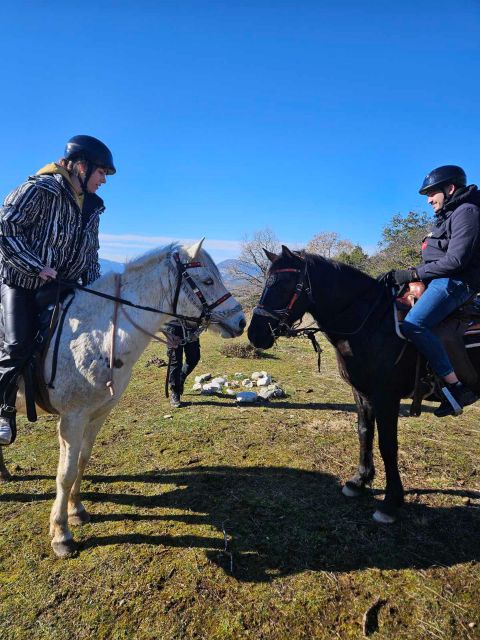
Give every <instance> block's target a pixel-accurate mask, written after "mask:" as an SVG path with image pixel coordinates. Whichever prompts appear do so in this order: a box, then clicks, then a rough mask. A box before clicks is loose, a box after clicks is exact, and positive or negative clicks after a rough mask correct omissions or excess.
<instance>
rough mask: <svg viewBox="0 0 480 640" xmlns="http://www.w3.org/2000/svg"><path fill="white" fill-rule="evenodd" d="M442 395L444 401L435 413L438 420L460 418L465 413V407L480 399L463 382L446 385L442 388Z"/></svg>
mask: <svg viewBox="0 0 480 640" xmlns="http://www.w3.org/2000/svg"><path fill="white" fill-rule="evenodd" d="M442 393H443V395H444V399H443V400H442V402H441V404H440V406H439V407H438V408H437V409H435V411H434V412H433V413H434V415H435V416H436V417H437V418H444V417H445V416H459V415H460V414H461V413H462V412H463V407H466V406H468V405H469V404H473V403H474V402H476V401H477V400H478V399H479V396H478V395H477V394H476V393H475V392H474V391H472V389H469V388H468V387H465V386H464V385H463V384H462V383H461V382H456V383H455V384H446V385H445V386H444V387H442Z"/></svg>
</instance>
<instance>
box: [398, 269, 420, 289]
mask: <svg viewBox="0 0 480 640" xmlns="http://www.w3.org/2000/svg"><path fill="white" fill-rule="evenodd" d="M392 278H393V280H394V281H395V283H396V284H397V285H398V286H399V287H401V286H402V285H404V284H407V282H415V280H418V274H417V273H416V271H415V269H394V270H393V271H392Z"/></svg>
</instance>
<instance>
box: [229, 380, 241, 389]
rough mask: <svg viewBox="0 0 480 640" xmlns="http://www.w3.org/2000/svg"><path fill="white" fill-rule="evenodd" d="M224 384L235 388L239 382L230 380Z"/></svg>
mask: <svg viewBox="0 0 480 640" xmlns="http://www.w3.org/2000/svg"><path fill="white" fill-rule="evenodd" d="M225 386H226V387H230V388H231V389H236V388H238V387H239V386H240V383H239V382H237V381H236V380H230V381H227V382H225Z"/></svg>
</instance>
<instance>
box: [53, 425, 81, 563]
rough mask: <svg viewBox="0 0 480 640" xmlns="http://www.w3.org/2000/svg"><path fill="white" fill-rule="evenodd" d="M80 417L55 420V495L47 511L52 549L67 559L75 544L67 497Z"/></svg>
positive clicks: (75, 464)
mask: <svg viewBox="0 0 480 640" xmlns="http://www.w3.org/2000/svg"><path fill="white" fill-rule="evenodd" d="M83 429H84V419H83V417H82V416H78V415H63V416H61V418H60V420H59V423H58V440H59V444H60V456H59V461H58V470H57V496H56V498H55V502H54V503H53V507H52V511H51V514H50V535H51V536H52V543H51V544H52V548H53V551H54V553H55V555H56V556H58V557H59V558H68V557H71V556H72V555H74V554H75V553H76V551H77V546H76V544H75V542H74V540H73V536H72V534H71V532H70V530H69V528H68V515H67V513H68V511H67V505H68V498H69V495H70V491H71V488H72V486H73V483H74V482H75V479H76V477H77V469H78V458H79V454H80V445H81V442H82V437H83Z"/></svg>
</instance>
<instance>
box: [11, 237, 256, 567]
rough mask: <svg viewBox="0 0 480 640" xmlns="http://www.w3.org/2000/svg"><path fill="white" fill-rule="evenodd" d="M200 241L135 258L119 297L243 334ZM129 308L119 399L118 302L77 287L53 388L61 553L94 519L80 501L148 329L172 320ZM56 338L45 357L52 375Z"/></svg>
mask: <svg viewBox="0 0 480 640" xmlns="http://www.w3.org/2000/svg"><path fill="white" fill-rule="evenodd" d="M201 244H202V241H200V242H199V243H197V244H195V245H193V246H192V247H190V248H186V247H181V246H178V245H170V246H168V247H166V248H163V249H158V250H154V251H152V252H150V253H148V254H146V255H144V256H142V257H141V258H139V259H137V260H135V261H134V262H131V263H129V264H128V265H127V266H126V268H125V272H124V274H122V277H121V291H120V296H121V297H122V298H123V299H127V300H129V301H131V302H133V303H135V304H136V305H140V306H149V307H155V308H158V309H161V310H162V311H164V312H169V313H177V314H181V315H184V316H189V317H195V318H200V316H201V315H202V313H204V312H205V310H207V309H208V307H210V311H209V314H210V318H209V319H208V317H207V323H208V324H209V326H210V327H211V328H212V329H213V330H215V331H216V332H218V333H219V334H220V335H221V336H222V337H224V338H233V337H235V336H239V335H241V334H242V332H243V329H244V328H245V325H246V321H245V316H244V314H243V311H242V308H241V306H240V305H239V304H238V302H237V301H236V300H235V298H233V297H231V296H230V294H229V293H228V292H227V290H226V289H225V286H224V284H223V282H222V279H221V276H220V272H219V271H218V269H217V267H216V266H215V264H214V262H213V260H212V258H211V257H210V256H209V255H208V253H207V252H206V251H205V250H203V249H202V248H201ZM185 265H187V267H186V268H185ZM114 283H115V274H112V273H109V274H107V275H105V276H103V277H102V278H100V279H99V280H97V281H96V282H95V283H94V285H92V287H91V288H92V289H95V290H96V291H98V292H103V293H107V294H110V295H114V294H115V287H114ZM117 295H118V292H117ZM124 310H125V307H124V306H121V307H120V308H119V312H118V321H117V324H116V329H115V354H114V355H115V366H114V368H113V371H114V378H113V385H114V395H113V396H112V395H111V393H110V390H109V387H108V384H107V383H108V382H109V380H110V375H111V371H112V370H111V369H110V358H111V351H110V349H111V342H112V317H113V311H114V303H113V302H112V301H110V300H106V299H102V298H100V297H97V296H94V295H93V294H91V293H88V292H84V291H79V292H77V294H76V295H75V298H74V300H73V302H72V304H71V306H70V308H69V310H68V315H67V316H66V320H65V323H64V327H63V331H62V334H61V339H60V346H59V351H58V369H57V375H56V378H55V381H54V389H50V391H49V396H50V402H51V405H52V406H53V407H54V408H55V409H56V411H57V412H58V414H59V416H60V419H59V422H58V438H59V443H60V457H59V462H58V470H57V479H56V483H57V493H56V499H55V502H54V504H53V507H52V511H51V515H50V535H51V537H52V543H51V544H52V547H53V551H54V553H55V554H56V555H57V556H58V557H60V558H62V557H68V556H71V555H73V554H74V553H76V549H77V547H76V543H75V541H74V540H73V537H72V534H71V532H70V529H69V523H70V524H83V523H86V522H88V521H89V520H90V516H89V515H88V513H87V511H86V510H85V507H84V506H83V505H82V503H81V502H80V484H81V481H82V476H83V473H84V470H85V466H86V464H87V462H88V460H89V458H90V454H91V451H92V447H93V443H94V441H95V438H96V435H97V433H98V431H99V429H100V427H101V426H102V424H103V422H104V421H105V419H106V417H107V416H108V414H109V413H110V411H111V410H112V409H113V407H114V406H115V405H116V404H117V403H118V401H119V400H120V397H121V395H122V393H123V392H124V390H125V388H126V386H127V385H128V382H129V380H130V376H131V373H132V367H133V365H134V364H135V362H136V361H137V360H138V358H139V357H140V355H141V354H142V352H143V351H144V350H145V348H146V346H147V345H148V343H149V341H150V336H149V335H148V334H155V333H156V332H158V331H159V330H161V329H162V328H164V327H165V325H166V323H167V322H168V321H169V320H171V319H172V317H171V316H169V315H166V314H165V313H160V314H159V313H153V312H151V311H146V310H141V309H137V308H133V309H132V308H131V307H128V316H129V318H127V315H126V314H125V313H122V311H124ZM130 319H131V320H130ZM131 321H133V324H132V322H131ZM134 325H136V326H134ZM53 343H54V340H52V342H51V346H50V348H49V353H48V355H47V358H46V361H45V371H44V374H45V378H46V379H47V380H48V379H49V375H50V372H51V369H52V361H53V360H52V355H53V346H52V345H53ZM18 400H19V401H18V405H19V410H23V411H24V410H25V406H24V397H23V393H22V392H21V391H19V399H18ZM0 452H1V447H0ZM0 462H2V461H1V460H0Z"/></svg>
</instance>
